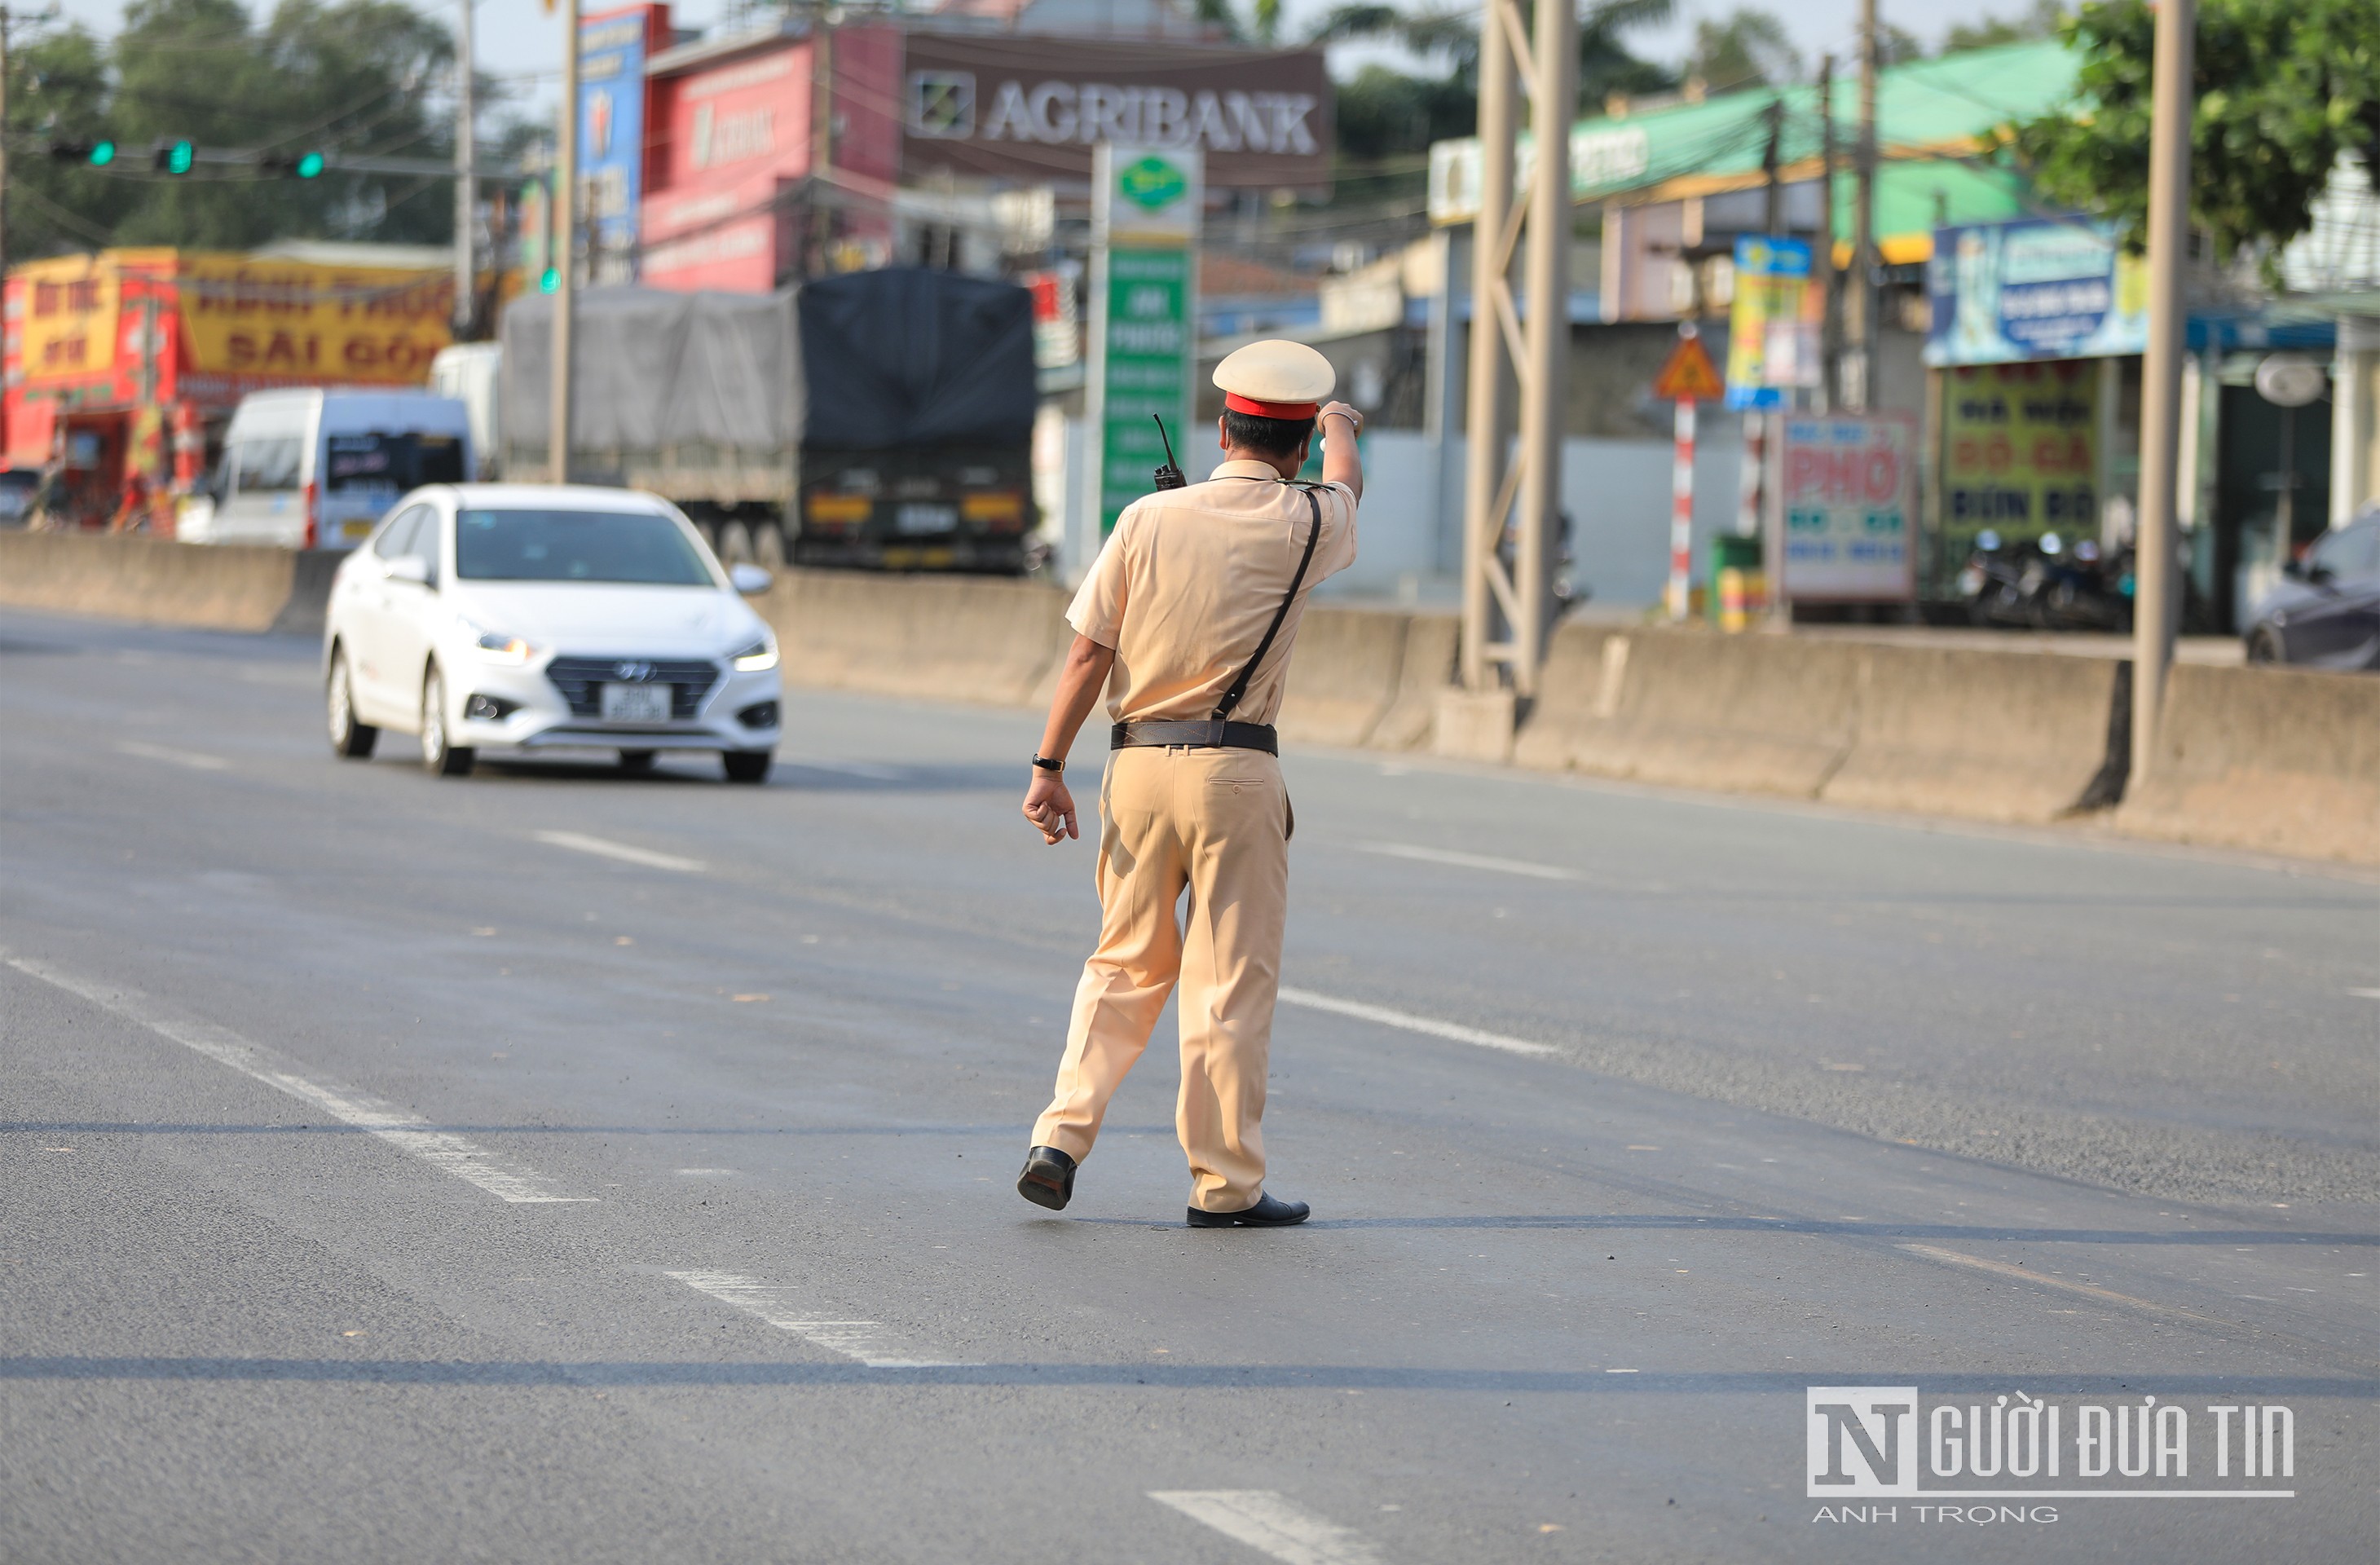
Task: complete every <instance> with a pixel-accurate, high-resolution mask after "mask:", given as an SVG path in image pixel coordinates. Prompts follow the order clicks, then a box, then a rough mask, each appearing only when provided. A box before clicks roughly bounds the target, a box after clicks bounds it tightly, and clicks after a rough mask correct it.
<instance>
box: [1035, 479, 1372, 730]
mask: <svg viewBox="0 0 2380 1565" xmlns="http://www.w3.org/2000/svg"><path fill="white" fill-rule="evenodd" d="M1314 498H1315V500H1316V501H1317V502H1318V503H1319V506H1320V509H1321V513H1322V536H1321V538H1320V540H1318V541H1317V542H1316V544H1315V546H1314V563H1313V564H1310V565H1308V566H1307V567H1306V569H1305V582H1304V583H1303V584H1302V585H1301V586H1300V587H1299V588H1298V593H1297V601H1296V602H1295V603H1293V604H1291V605H1290V610H1289V614H1288V617H1287V618H1285V619H1284V620H1282V621H1281V634H1280V635H1279V636H1278V637H1274V639H1273V644H1272V649H1271V650H1270V651H1269V652H1267V653H1266V654H1265V661H1264V666H1263V667H1262V668H1259V669H1257V672H1256V674H1255V676H1254V677H1253V678H1251V679H1250V680H1249V681H1248V689H1247V694H1246V695H1245V696H1244V697H1243V698H1241V700H1240V704H1239V706H1238V708H1237V709H1236V710H1233V713H1232V717H1233V720H1234V721H1236V722H1272V721H1273V720H1274V718H1275V717H1277V716H1278V715H1279V714H1280V711H1281V692H1282V690H1283V688H1284V687H1285V686H1286V685H1287V684H1288V672H1289V652H1290V648H1291V646H1292V645H1293V643H1294V642H1295V641H1296V639H1297V625H1298V621H1299V620H1300V619H1301V618H1302V617H1304V615H1305V601H1306V599H1307V598H1308V597H1309V596H1311V595H1312V593H1313V591H1314V588H1315V587H1316V586H1317V585H1318V583H1320V582H1321V581H1322V580H1323V579H1324V578H1325V577H1328V576H1332V575H1334V574H1336V573H1337V572H1340V571H1342V570H1345V569H1346V568H1347V567H1348V566H1349V565H1351V564H1354V562H1355V496H1354V491H1351V490H1349V489H1348V487H1347V486H1346V485H1345V484H1324V485H1320V486H1318V487H1317V488H1316V490H1315V491H1314ZM1313 517H1314V512H1313V510H1312V509H1310V508H1308V506H1307V505H1306V503H1305V491H1303V490H1300V489H1298V488H1296V487H1294V486H1293V485H1290V484H1285V483H1282V482H1281V478H1280V475H1279V474H1278V473H1276V472H1275V471H1274V470H1273V468H1272V467H1269V466H1268V465H1267V464H1265V463H1262V462H1226V463H1224V464H1223V465H1222V466H1221V467H1217V468H1216V469H1215V475H1214V477H1212V478H1210V479H1208V480H1207V481H1206V482H1205V483H1195V484H1192V485H1190V486H1189V487H1188V488H1186V489H1175V490H1161V491H1158V492H1157V493H1155V494H1149V495H1144V496H1143V497H1142V498H1140V499H1138V500H1135V501H1134V502H1133V503H1131V504H1130V505H1128V506H1126V507H1125V508H1124V512H1123V516H1120V517H1118V518H1117V519H1116V526H1115V531H1114V532H1112V533H1111V534H1110V535H1109V537H1108V541H1107V547H1105V548H1104V549H1101V550H1100V551H1099V559H1098V560H1097V561H1096V562H1095V563H1094V564H1092V566H1091V574H1090V575H1089V576H1087V577H1085V578H1084V580H1083V585H1082V588H1081V590H1080V591H1078V592H1076V593H1075V601H1074V604H1073V606H1072V607H1070V608H1068V609H1067V611H1066V620H1067V623H1068V624H1070V625H1073V626H1074V627H1075V630H1077V631H1079V632H1080V633H1082V634H1083V635H1085V636H1087V637H1090V638H1091V639H1092V640H1094V641H1096V642H1098V643H1099V645H1100V646H1102V647H1112V648H1114V649H1115V654H1116V660H1115V672H1114V673H1112V674H1111V676H1110V677H1109V680H1108V715H1109V716H1110V717H1111V719H1112V720H1113V721H1115V722H1140V721H1144V720H1147V719H1152V718H1155V719H1171V718H1191V719H1199V718H1208V717H1211V716H1213V715H1214V711H1215V703H1216V702H1218V701H1220V700H1221V699H1222V698H1223V692H1224V691H1226V690H1228V689H1230V688H1231V686H1232V681H1233V679H1234V678H1235V677H1237V676H1238V674H1239V672H1240V666H1241V665H1242V664H1244V663H1245V662H1246V661H1248V659H1249V658H1250V657H1251V656H1253V655H1254V654H1255V652H1256V649H1257V642H1259V641H1261V640H1263V639H1264V633H1265V626H1267V625H1270V624H1271V623H1272V616H1273V613H1274V612H1275V611H1276V610H1278V609H1279V608H1280V607H1281V599H1282V597H1283V596H1284V595H1286V594H1287V593H1288V591H1289V583H1290V578H1291V577H1292V576H1295V575H1296V574H1297V562H1298V559H1299V557H1300V556H1301V555H1303V554H1304V552H1305V538H1306V534H1307V533H1308V532H1309V531H1311V530H1312V528H1313V526H1314V522H1313Z"/></svg>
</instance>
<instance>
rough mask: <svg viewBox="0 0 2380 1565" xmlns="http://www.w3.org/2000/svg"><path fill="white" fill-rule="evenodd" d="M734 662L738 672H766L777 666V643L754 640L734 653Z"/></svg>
mask: <svg viewBox="0 0 2380 1565" xmlns="http://www.w3.org/2000/svg"><path fill="white" fill-rule="evenodd" d="M776 666H777V644H776V643H775V642H774V641H770V640H760V641H755V642H753V643H752V645H750V646H749V647H747V648H745V649H743V650H742V651H740V652H738V653H736V654H735V672H736V673H766V672H767V671H768V670H770V669H772V668H775V667H776Z"/></svg>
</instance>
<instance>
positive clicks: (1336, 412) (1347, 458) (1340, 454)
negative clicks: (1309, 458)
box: [1314, 402, 1364, 500]
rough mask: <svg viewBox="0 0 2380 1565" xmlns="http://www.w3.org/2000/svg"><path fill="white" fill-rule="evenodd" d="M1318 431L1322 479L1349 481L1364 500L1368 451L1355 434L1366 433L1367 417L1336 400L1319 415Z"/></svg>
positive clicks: (1316, 421)
mask: <svg viewBox="0 0 2380 1565" xmlns="http://www.w3.org/2000/svg"><path fill="white" fill-rule="evenodd" d="M1314 432H1315V433H1317V434H1318V435H1320V436H1321V437H1322V481H1323V482H1324V483H1342V484H1345V485H1346V486H1347V491H1348V492H1349V493H1350V494H1353V495H1354V497H1355V498H1356V499H1358V500H1361V499H1363V498H1364V454H1363V453H1362V452H1360V451H1358V450H1356V449H1355V437H1356V436H1357V435H1359V434H1362V433H1363V432H1364V416H1363V415H1362V414H1361V413H1358V412H1356V411H1355V410H1354V408H1352V407H1350V406H1347V405H1346V404H1345V403H1343V402H1334V403H1331V404H1330V406H1327V407H1325V408H1323V410H1322V411H1321V413H1320V414H1319V415H1318V416H1317V417H1316V419H1315V420H1314ZM1334 436H1335V437H1338V438H1335V439H1334V438H1333V437H1334Z"/></svg>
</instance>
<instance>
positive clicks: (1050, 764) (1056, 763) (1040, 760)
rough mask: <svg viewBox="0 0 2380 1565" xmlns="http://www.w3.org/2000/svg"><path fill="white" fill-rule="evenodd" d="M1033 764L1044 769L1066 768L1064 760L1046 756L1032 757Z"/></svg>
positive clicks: (1061, 769)
mask: <svg viewBox="0 0 2380 1565" xmlns="http://www.w3.org/2000/svg"><path fill="white" fill-rule="evenodd" d="M1033 764H1034V765H1035V766H1037V767H1038V768H1040V769H1041V770H1044V771H1063V770H1066V763H1065V762H1064V761H1062V760H1051V759H1050V758H1049V757H1048V756H1035V757H1034V758H1033Z"/></svg>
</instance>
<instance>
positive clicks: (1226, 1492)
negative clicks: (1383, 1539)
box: [1148, 1489, 1381, 1565]
mask: <svg viewBox="0 0 2380 1565" xmlns="http://www.w3.org/2000/svg"><path fill="white" fill-rule="evenodd" d="M1148 1498H1151V1499H1153V1500H1155V1501H1157V1502H1158V1503H1159V1504H1160V1505H1170V1506H1172V1508H1173V1509H1174V1510H1178V1511H1180V1512H1182V1514H1183V1515H1184V1516H1187V1517H1189V1518H1190V1519H1191V1520H1192V1521H1194V1522H1203V1523H1206V1524H1207V1525H1208V1526H1209V1527H1212V1528H1214V1529H1215V1531H1217V1532H1219V1533H1220V1534H1222V1535H1224V1536H1225V1537H1227V1538H1231V1539H1233V1541H1235V1542H1238V1543H1244V1544H1245V1545H1247V1546H1248V1547H1250V1548H1253V1549H1255V1550H1257V1552H1258V1553H1260V1554H1269V1555H1270V1556H1271V1557H1272V1558H1273V1559H1279V1560H1281V1561H1283V1565H1381V1561H1380V1554H1379V1551H1378V1549H1376V1548H1374V1547H1372V1546H1371V1544H1370V1543H1369V1542H1367V1541H1366V1540H1365V1539H1364V1538H1363V1537H1361V1536H1359V1535H1357V1534H1356V1532H1355V1531H1354V1529H1353V1528H1351V1527H1342V1526H1341V1525H1339V1523H1336V1522H1331V1521H1327V1520H1325V1519H1324V1518H1322V1517H1319V1516H1317V1515H1315V1514H1314V1513H1313V1512H1312V1511H1310V1510H1300V1509H1299V1508H1298V1507H1296V1506H1294V1505H1292V1504H1291V1503H1290V1502H1289V1501H1288V1500H1286V1499H1283V1498H1281V1496H1280V1495H1278V1494H1276V1493H1274V1492H1273V1491H1272V1490H1270V1489H1151V1490H1150V1491H1149V1493H1148Z"/></svg>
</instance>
